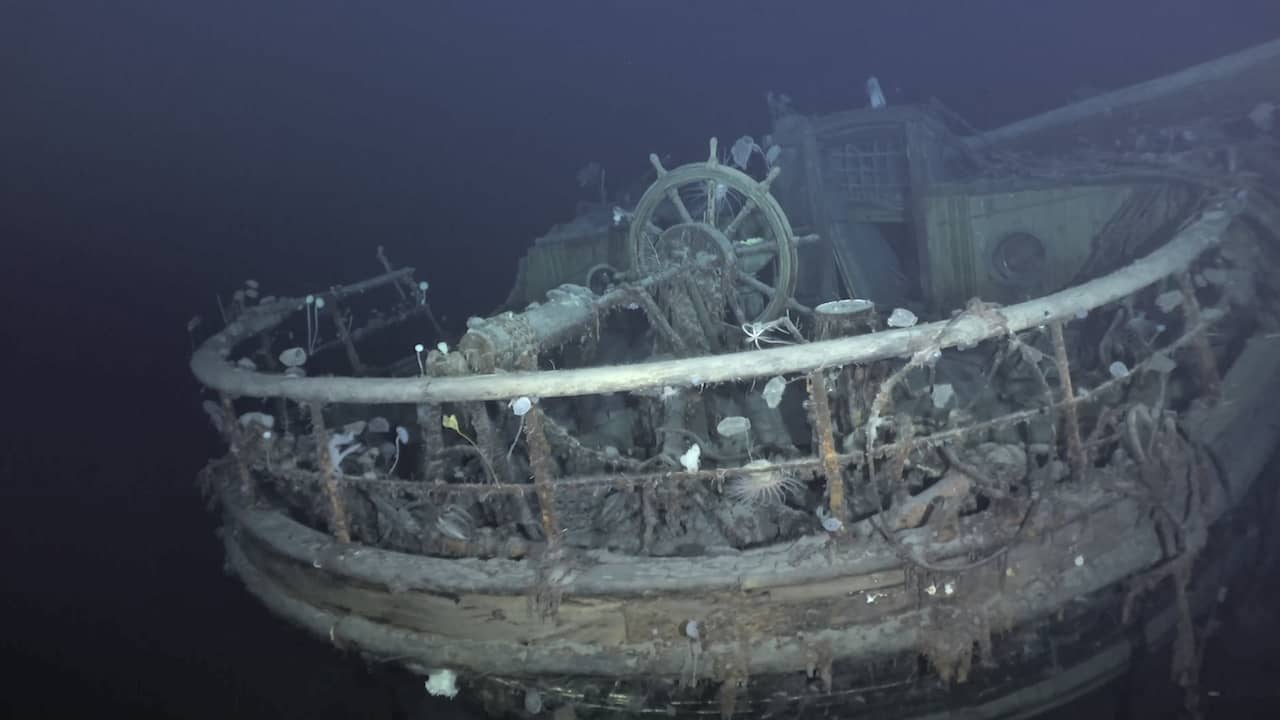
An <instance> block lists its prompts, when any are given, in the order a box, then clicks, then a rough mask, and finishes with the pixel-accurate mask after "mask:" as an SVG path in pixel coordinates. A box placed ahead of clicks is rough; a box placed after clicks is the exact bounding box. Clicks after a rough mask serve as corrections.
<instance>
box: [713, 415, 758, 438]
mask: <svg viewBox="0 0 1280 720" xmlns="http://www.w3.org/2000/svg"><path fill="white" fill-rule="evenodd" d="M750 429H751V421H750V420H748V419H746V418H744V417H742V416H741V415H730V416H729V417H727V418H725V419H723V420H721V421H720V422H719V423H717V424H716V432H718V433H720V435H721V436H722V437H735V436H737V435H745V434H746V433H747V431H748V430H750Z"/></svg>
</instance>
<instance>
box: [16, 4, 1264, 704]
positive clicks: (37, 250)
mask: <svg viewBox="0 0 1280 720" xmlns="http://www.w3.org/2000/svg"><path fill="white" fill-rule="evenodd" d="M1277 35H1280V9H1277V8H1276V7H1275V3H1274V2H1273V1H1269V0H1126V1H1123V2H1120V1H1117V0H1109V1H1106V2H1104V1H1102V0H1072V1H1071V2H1065V1H1063V2H1057V1H1053V2H1050V1H1048V0H1046V1H1045V2H1026V1H1025V0H1020V1H1015V0H1008V1H1006V2H992V1H986V0H978V1H974V2H955V1H944V0H935V1H931V2H924V1H921V2H898V3H890V2H865V3H854V2H847V1H846V2H836V1H834V0H829V1H827V2H796V3H784V2H768V3H765V2H745V1H741V2H720V1H704V2H692V1H689V0H686V1H684V2H670V1H667V0H652V1H649V2H640V1H635V2H620V1H617V0H594V1H590V2H586V1H576V0H575V1H567V0H566V1H560V0H542V1H541V2H530V1H523V2H521V1H517V0H507V1H503V2H498V1H496V0H472V1H470V2H461V1H460V2H429V1H423V0H419V1H418V2H400V1H397V0H383V1H380V2H364V3H357V2H339V1H337V0H311V1H309V2H298V1H295V0H276V1H272V2H268V1H265V0H256V1H255V2H242V1H240V0H219V1H218V2H194V1H193V0H136V1H130V0H118V1H116V2H105V1H104V2H97V1H91V0H64V1H62V2H49V1H48V0H43V1H40V2H12V1H10V2H3V3H0V243H3V244H2V246H0V248H2V250H0V252H2V253H3V254H2V255H0V340H2V341H3V344H2V345H0V371H2V373H3V374H2V375H0V377H2V378H3V384H2V385H0V387H2V388H3V396H0V403H3V413H0V418H2V419H0V423H3V427H2V428H0V430H2V431H3V432H0V472H2V473H3V488H4V494H3V498H2V499H0V548H3V553H2V555H0V557H2V558H3V559H2V560H0V562H3V566H0V598H2V604H0V652H2V653H3V656H2V657H0V660H3V661H4V667H5V668H6V669H5V670H4V671H3V672H4V675H3V676H0V677H3V681H2V682H0V708H8V709H9V710H11V715H12V716H13V717H42V716H47V717H55V716H56V717H62V716H81V717H105V716H107V715H109V714H110V715H117V714H121V713H123V714H124V716H130V717H175V718H183V717H210V718H212V717H219V718H221V717H243V718H256V717H263V718H266V717H271V718H294V717H297V718H304V717H305V718H322V717H375V718H385V717H394V716H396V715H395V713H396V712H397V710H396V708H397V707H400V708H404V707H406V706H407V705H412V704H413V703H406V701H405V699H404V697H403V696H402V694H401V696H397V693H400V692H401V691H399V690H397V689H396V685H395V683H394V682H393V681H392V680H393V679H394V678H392V679H389V678H388V676H387V674H386V673H385V672H383V671H382V670H381V669H378V668H374V669H373V670H370V669H369V668H367V667H366V666H364V665H363V664H362V663H360V662H359V661H357V660H353V659H347V658H344V657H342V656H341V655H339V654H338V653H337V652H335V651H333V650H332V649H330V648H328V647H327V646H325V645H324V644H322V643H319V642H316V641H313V640H311V639H310V638H309V637H305V636H303V635H302V634H301V633H300V632H297V631H294V630H293V629H291V628H289V627H286V626H285V625H284V624H283V623H282V622H279V621H277V620H275V619H274V618H273V617H271V616H270V615H268V614H267V613H266V611H265V610H263V609H261V608H260V607H259V606H258V605H257V604H256V603H255V602H253V601H252V600H251V599H250V598H249V597H248V595H247V594H246V593H245V592H244V591H243V590H242V588H241V587H240V586H239V585H238V583H237V582H235V581H234V580H232V579H229V578H227V577H225V576H224V575H223V574H222V572H221V567H222V555H221V551H220V549H219V547H218V544H217V542H216V540H215V538H214V536H213V534H212V531H213V528H214V525H215V520H214V519H213V518H212V516H210V515H208V514H206V513H205V512H204V509H203V507H202V504H201V502H200V500H199V499H198V497H197V495H196V492H195V490H194V487H193V477H194V474H195V472H196V470H197V469H198V468H199V467H200V465H201V464H202V463H203V462H204V461H205V459H206V458H208V457H210V456H212V455H214V454H215V453H216V452H217V448H216V447H215V445H214V442H213V441H214V438H213V436H212V433H211V432H209V430H208V428H207V427H206V424H205V420H204V419H203V418H202V417H201V415H200V413H199V401H200V396H199V395H198V392H197V388H196V385H195V383H194V382H193V381H192V379H191V378H190V376H189V373H188V371H187V368H186V360H187V353H188V339H187V336H186V332H185V330H184V326H185V324H186V323H187V320H188V319H189V318H190V317H191V316H192V315H195V314H201V315H203V316H204V317H205V318H206V320H207V321H212V320H213V318H214V317H216V310H215V309H214V304H213V302H214V295H215V293H222V294H223V295H224V297H225V296H226V295H227V294H228V293H229V292H230V291H232V290H233V289H234V288H235V287H237V286H239V285H240V284H241V283H242V282H243V281H244V280H245V279H247V278H249V277H253V278H256V279H257V280H259V281H260V282H261V283H262V284H263V287H264V289H265V290H266V291H267V292H272V293H281V294H299V293H302V292H306V291H307V290H311V289H314V288H316V287H320V286H327V285H330V284H334V283H339V282H345V281H351V280H355V279H360V278H363V277H366V276H368V275H371V274H373V273H374V272H376V270H377V266H376V265H375V263H374V248H375V247H376V246H378V245H384V246H386V248H387V250H388V252H389V253H390V255H391V257H392V258H394V259H396V260H397V261H399V262H403V263H406V264H412V265H415V266H416V267H418V268H419V269H420V270H419V275H420V276H421V277H425V278H426V279H428V280H430V281H431V283H432V290H431V292H432V302H433V305H434V306H435V308H436V311H437V313H438V314H442V315H444V316H445V318H446V324H447V325H449V326H450V327H451V328H454V329H455V331H456V329H457V328H458V327H459V326H460V323H461V321H462V319H463V318H465V317H466V316H467V315H468V314H475V313H483V312H486V311H488V310H489V309H491V308H492V307H494V306H495V305H496V304H497V303H499V302H500V301H501V300H502V299H503V298H504V297H505V295H506V292H507V290H508V289H509V286H510V283H511V281H512V279H513V278H514V271H515V261H516V258H517V257H519V255H520V254H522V253H523V252H524V250H525V248H526V247H527V246H528V245H529V243H530V242H531V241H532V239H533V238H534V237H535V236H537V235H540V234H542V233H543V232H545V230H546V229H547V228H548V227H549V226H550V225H551V224H553V223H555V222H561V221H565V220H567V219H569V218H570V217H571V215H572V211H573V207H574V203H575V202H576V201H577V200H579V199H584V197H585V196H586V194H584V193H583V192H582V191H581V190H580V189H579V188H578V187H577V184H576V182H575V179H574V176H575V173H576V171H577V170H578V169H579V168H580V167H581V166H583V165H584V164H585V163H586V162H588V161H591V160H596V161H599V162H600V163H601V164H602V165H603V166H604V167H605V168H606V169H607V170H608V171H609V173H610V174H609V177H610V178H617V179H619V180H624V179H630V178H631V177H633V176H635V175H638V174H639V173H641V172H643V170H644V169H645V167H646V161H645V158H646V157H647V155H648V153H650V152H658V153H659V154H668V153H670V154H671V155H672V156H673V157H674V158H676V159H677V161H678V162H685V161H689V160H692V159H697V158H701V157H703V156H704V155H705V152H706V151H705V147H706V145H705V143H706V140H707V138H708V137H709V136H710V135H713V134H714V135H718V136H719V137H720V138H721V139H722V140H726V141H728V140H731V139H732V138H736V137H737V136H738V135H740V134H743V133H751V134H754V135H757V136H758V135H759V134H761V133H763V132H765V131H767V129H768V116H767V112H766V107H765V104H764V99H763V97H764V93H765V92H766V91H767V90H771V89H772V90H775V91H782V92H786V93H789V94H790V95H791V96H792V97H793V98H794V100H795V103H796V105H797V107H798V108H799V109H800V110H801V111H803V112H827V111H833V110H838V109H843V108H847V107H852V106H856V105H860V104H862V103H864V102H865V95H864V92H863V84H864V81H865V79H866V77H867V76H868V75H872V74H874V75H877V76H879V78H880V80H881V83H882V85H883V86H884V87H885V89H886V92H887V94H888V96H889V102H890V103H893V104H901V103H906V102H918V101H923V100H926V99H928V98H929V97H931V96H936V97H938V98H939V99H941V100H942V101H943V102H944V103H946V104H947V105H948V106H950V107H951V108H953V109H954V110H956V111H957V112H959V113H960V114H962V115H964V116H965V117H967V118H968V119H969V120H970V121H971V122H973V123H974V124H975V125H977V126H979V127H994V126H998V125H1000V124H1002V123H1004V122H1008V121H1011V120H1015V119H1017V118H1019V117H1022V116H1026V115H1029V114H1032V113H1035V112H1039V111H1042V110H1047V109H1050V108H1052V107H1055V106H1057V105H1060V104H1063V103H1064V102H1067V101H1068V100H1069V99H1070V98H1071V97H1072V95H1073V93H1074V92H1075V91H1076V90H1078V89H1080V88H1083V87H1094V88H1114V87H1119V86H1122V85H1125V84H1129V83H1132V82H1135V81H1140V80H1144V79H1148V78H1151V77H1154V76H1158V75H1160V74H1163V73H1166V72H1169V71H1172V70H1175V69H1179V68H1181V67H1184V66H1186V65H1190V64H1193V63H1196V62H1200V61H1203V60H1207V59H1211V58H1213V57H1215V56H1218V55H1220V54H1223V53H1227V52H1232V51H1235V50H1239V49H1242V48H1244V47H1246V46H1249V45H1252V44H1255V43H1258V42H1262V41H1265V40H1268V39H1270V38H1272V37H1275V36H1277ZM1258 627H1261V626H1258ZM1255 635H1256V633H1255ZM1259 642H1261V641H1259ZM1241 647H1242V648H1244V647H1245V646H1243V645H1242V646H1241ZM1240 652H1242V653H1245V654H1244V656H1243V659H1242V658H1241V657H1240V656H1236V655H1229V654H1228V655H1226V656H1222V657H1226V658H1227V659H1225V660H1222V661H1221V662H1219V664H1218V665H1211V667H1210V669H1209V670H1207V672H1208V673H1217V674H1218V676H1221V677H1226V678H1228V679H1231V678H1234V679H1236V680H1239V679H1241V678H1243V677H1246V676H1251V675H1252V674H1258V673H1261V674H1262V676H1263V677H1266V676H1267V674H1268V673H1270V674H1271V676H1274V672H1275V670H1276V661H1275V659H1274V655H1273V654H1271V652H1270V650H1269V649H1268V646H1267V645H1266V643H1265V642H1262V645H1261V648H1260V649H1258V648H1255V645H1248V647H1247V648H1245V649H1242V650H1240ZM1219 656H1221V654H1219ZM1247 687H1248V688H1250V690H1249V692H1255V694H1256V695H1257V698H1256V699H1258V700H1259V701H1260V702H1261V701H1265V700H1266V696H1267V695H1268V693H1270V692H1271V689H1270V688H1269V687H1268V685H1267V683H1265V682H1263V683H1255V684H1253V685H1248V686H1247ZM1109 692H1111V691H1109ZM1114 692H1115V693H1118V694H1119V695H1118V696H1123V697H1130V695H1125V693H1126V692H1128V691H1127V690H1124V689H1123V688H1122V689H1121V690H1116V691H1114ZM1153 692H1161V691H1158V690H1157V691H1153ZM1241 692H1244V691H1241ZM1108 697H1109V696H1108ZM1108 697H1104V698H1103V699H1101V700H1096V701H1092V702H1099V703H1102V704H1101V705H1098V706H1088V707H1091V708H1093V709H1090V710H1082V711H1081V712H1089V713H1090V714H1094V715H1098V714H1100V713H1101V714H1103V715H1102V716H1112V715H1106V714H1105V713H1112V712H1115V711H1116V708H1117V707H1124V706H1125V703H1123V702H1120V703H1116V702H1113V701H1112V700H1113V699H1114V698H1112V699H1108ZM1100 708H1102V709H1100ZM419 710H421V708H419ZM428 710H430V714H429V716H431V717H446V716H447V715H445V714H442V713H447V712H452V711H451V710H445V709H441V708H440V707H439V706H432V707H431V708H428ZM1153 712H1155V711H1154V710H1153ZM67 713H75V715H67ZM1126 716H1132V717H1136V716H1139V715H1133V714H1130V715H1126ZM1142 716H1150V715H1142ZM1223 716H1224V717H1225V716H1226V715H1223Z"/></svg>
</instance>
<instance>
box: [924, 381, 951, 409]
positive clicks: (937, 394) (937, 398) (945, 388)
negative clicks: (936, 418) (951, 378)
mask: <svg viewBox="0 0 1280 720" xmlns="http://www.w3.org/2000/svg"><path fill="white" fill-rule="evenodd" d="M930 395H931V396H932V397H933V406H934V407H935V408H937V409H938V410H941V409H943V408H945V407H946V406H947V404H948V403H950V402H951V399H952V398H954V397H955V396H956V390H955V388H954V387H952V385H951V383H938V384H936V385H934V386H933V392H932V393H930Z"/></svg>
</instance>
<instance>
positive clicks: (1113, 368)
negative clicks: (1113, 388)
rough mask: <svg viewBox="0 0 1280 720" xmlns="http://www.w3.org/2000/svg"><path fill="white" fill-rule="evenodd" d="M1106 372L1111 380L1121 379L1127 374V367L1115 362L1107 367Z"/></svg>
mask: <svg viewBox="0 0 1280 720" xmlns="http://www.w3.org/2000/svg"><path fill="white" fill-rule="evenodd" d="M1107 372H1109V373H1111V377H1113V378H1122V377H1124V376H1125V375H1128V374H1129V367H1128V366H1127V365H1125V364H1124V363H1122V362H1120V361H1119V360H1117V361H1115V362H1113V363H1111V365H1109V366H1108V367H1107Z"/></svg>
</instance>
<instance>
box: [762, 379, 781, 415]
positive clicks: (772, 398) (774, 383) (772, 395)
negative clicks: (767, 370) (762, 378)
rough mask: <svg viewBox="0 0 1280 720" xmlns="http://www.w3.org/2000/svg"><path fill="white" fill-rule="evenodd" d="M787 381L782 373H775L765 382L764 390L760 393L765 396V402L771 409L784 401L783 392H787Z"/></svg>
mask: <svg viewBox="0 0 1280 720" xmlns="http://www.w3.org/2000/svg"><path fill="white" fill-rule="evenodd" d="M786 389H787V381H786V378H784V377H782V376H781V375H774V376H773V377H771V378H769V382H767V383H765V385H764V390H763V391H762V392H761V393H760V394H761V396H762V397H763V398H764V404H765V405H768V406H769V408H770V409H773V408H776V407H778V405H779V404H781V403H782V393H784V392H786Z"/></svg>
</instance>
